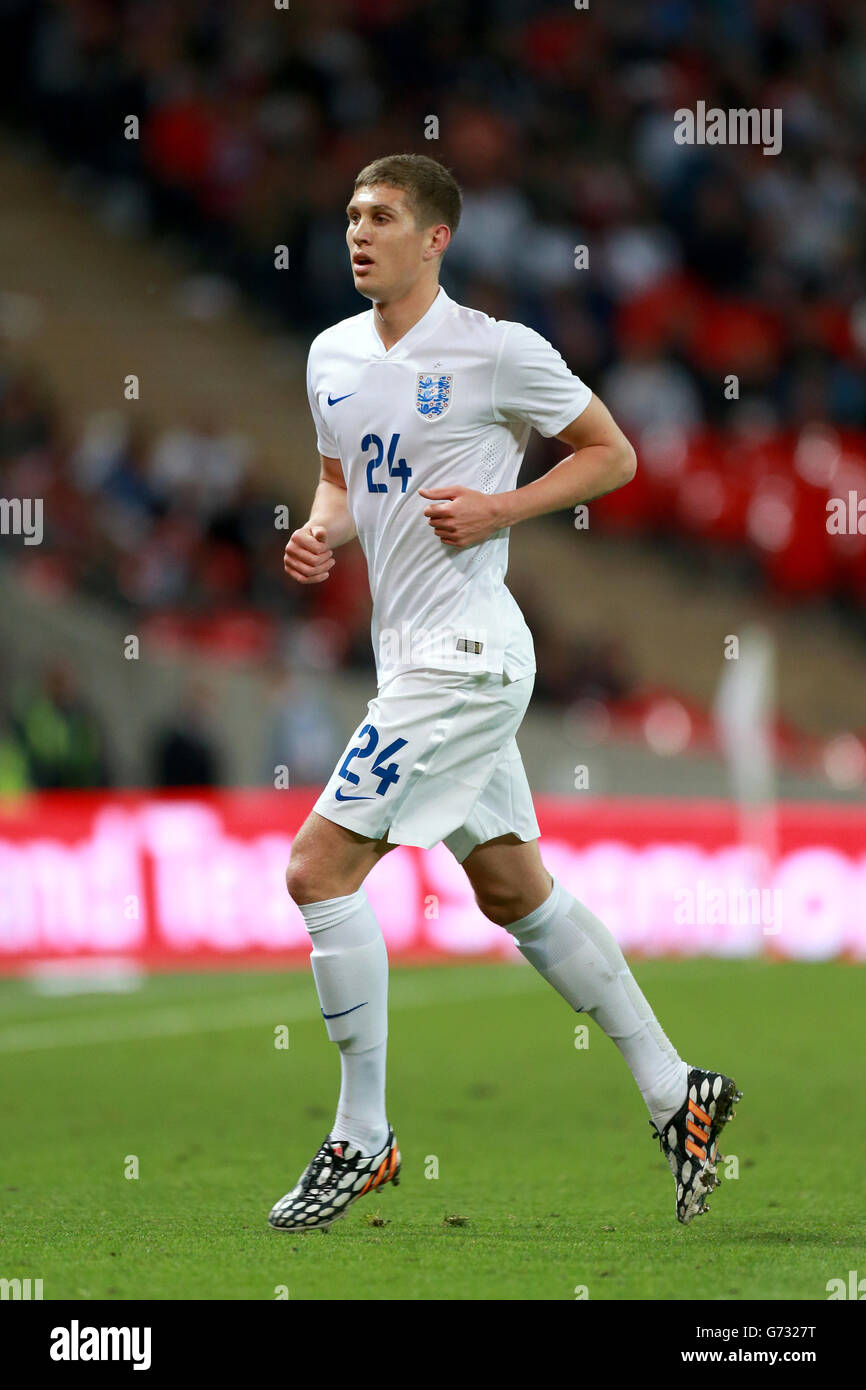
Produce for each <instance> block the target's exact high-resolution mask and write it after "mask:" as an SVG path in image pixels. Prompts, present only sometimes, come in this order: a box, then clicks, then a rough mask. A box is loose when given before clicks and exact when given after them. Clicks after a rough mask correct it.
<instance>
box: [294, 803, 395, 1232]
mask: <svg viewBox="0 0 866 1390" xmlns="http://www.w3.org/2000/svg"><path fill="white" fill-rule="evenodd" d="M394 848H395V846H394V845H392V844H388V843H387V841H386V840H384V839H379V840H374V839H372V838H369V837H367V836H365V835H361V834H358V833H357V832H355V831H353V830H349V829H347V828H346V827H345V826H342V825H337V824H335V823H334V822H333V821H330V820H328V819H327V818H326V817H325V816H321V815H319V814H318V812H316V811H312V812H311V813H310V815H309V816H308V817H307V820H306V821H305V822H304V824H303V826H302V827H301V829H300V830H299V832H298V834H297V836H296V837H295V840H294V842H293V844H292V853H291V857H290V860H289V866H288V869H287V870H286V884H287V887H288V890H289V893H290V895H291V896H292V898H293V899H294V901H295V902H296V903H297V905H298V908H299V909H300V911H301V913H302V914H303V917H304V921H305V923H306V927H307V930H308V932H309V933H310V938H311V940H312V943H313V950H312V954H311V956H310V962H311V965H312V969H313V977H314V979H315V982H316V990H317V992H318V995H319V1002H320V1004H321V1008H322V1016H323V1018H324V1020H325V1027H326V1028H327V1031H328V1036H329V1038H330V1039H331V1041H332V1042H335V1043H337V1045H338V1047H339V1049H340V1071H341V1080H340V1096H339V1100H338V1102H337V1111H336V1115H335V1117H334V1124H333V1126H332V1128H331V1131H330V1133H329V1134H328V1135H327V1137H326V1138H325V1140H324V1142H323V1143H322V1145H321V1146H320V1148H319V1150H318V1152H317V1153H316V1154H315V1155H314V1157H313V1159H312V1161H311V1162H310V1163H309V1164H308V1165H307V1167H306V1169H305V1170H304V1172H303V1173H302V1174H301V1177H300V1179H299V1181H298V1183H297V1184H296V1186H295V1187H294V1188H293V1189H292V1191H291V1192H288V1193H286V1195H285V1196H284V1197H283V1198H281V1199H280V1201H279V1202H277V1203H276V1204H275V1205H274V1207H273V1208H272V1210H271V1213H270V1215H269V1217H268V1220H269V1222H270V1224H271V1226H273V1227H274V1228H275V1229H276V1230H282V1231H298V1230H310V1229H315V1230H327V1229H328V1228H329V1227H330V1226H331V1225H332V1224H333V1222H334V1221H335V1220H338V1219H339V1217H341V1216H343V1215H344V1214H345V1212H346V1210H347V1208H348V1207H349V1206H350V1205H351V1203H352V1202H353V1201H355V1200H357V1198H358V1197H361V1196H363V1195H364V1193H365V1192H366V1191H368V1190H369V1189H370V1188H373V1187H377V1186H380V1185H381V1184H382V1183H383V1182H388V1181H394V1182H396V1181H397V1179H398V1177H399V1172H400V1155H399V1151H398V1149H397V1144H396V1140H395V1138H394V1133H393V1130H392V1129H391V1127H390V1125H389V1124H388V1120H387V1117H386V1111H385V1062H386V1053H387V1039H388V953H387V950H386V948H385V942H384V939H383V937H382V931H381V928H380V926H379V923H378V921H377V920H376V916H375V914H374V912H373V909H372V908H371V906H370V904H369V902H368V900H367V895H366V893H365V892H364V888H363V882H364V879H365V878H366V876H367V874H368V873H369V872H370V870H371V869H372V868H373V867H374V865H375V864H377V863H378V861H379V860H380V859H381V858H382V856H383V855H385V854H387V853H388V851H389V850H390V849H394Z"/></svg>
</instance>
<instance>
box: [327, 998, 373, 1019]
mask: <svg viewBox="0 0 866 1390" xmlns="http://www.w3.org/2000/svg"><path fill="white" fill-rule="evenodd" d="M366 1002H367V1001H366V999H365V1000H364V1004H366ZM364 1004H353V1005H352V1007H351V1009H341V1010H340V1012H339V1013H338V1014H326V1013H325V1010H324V1009H322V1018H342V1017H343V1015H344V1014H353V1013H354V1012H355V1010H356V1009H363V1007H364Z"/></svg>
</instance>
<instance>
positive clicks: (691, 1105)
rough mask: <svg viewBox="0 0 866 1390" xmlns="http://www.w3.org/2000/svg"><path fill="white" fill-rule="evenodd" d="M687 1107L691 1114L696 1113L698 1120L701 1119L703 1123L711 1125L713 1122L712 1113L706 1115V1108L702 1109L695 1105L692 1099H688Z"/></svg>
mask: <svg viewBox="0 0 866 1390" xmlns="http://www.w3.org/2000/svg"><path fill="white" fill-rule="evenodd" d="M689 1109H690V1110H691V1112H692V1114H693V1115H697V1117H698V1119H699V1120H703V1122H704V1124H705V1125H711V1124H712V1123H713V1117H712V1115H708V1114H707V1112H706V1110H702V1109H701V1107H700V1106H699V1105H695V1102H694V1101H693V1100H690V1101H689Z"/></svg>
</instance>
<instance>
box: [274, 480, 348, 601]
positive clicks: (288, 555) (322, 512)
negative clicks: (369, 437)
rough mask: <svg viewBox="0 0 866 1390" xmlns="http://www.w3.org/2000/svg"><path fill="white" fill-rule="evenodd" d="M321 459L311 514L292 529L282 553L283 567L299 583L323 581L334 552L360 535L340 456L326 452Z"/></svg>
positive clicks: (332, 562) (331, 562)
mask: <svg viewBox="0 0 866 1390" xmlns="http://www.w3.org/2000/svg"><path fill="white" fill-rule="evenodd" d="M319 459H320V460H321V471H320V475H319V485H318V487H317V488H316V495H315V497H314V498H313V505H312V507H311V509H310V518H309V520H308V521H307V522H306V523H305V525H303V526H301V527H300V529H299V530H297V531H294V532H293V533H292V536H291V538H290V540H289V543H288V545H287V546H286V549H285V553H284V555H283V569H284V570H285V572H286V574H288V575H290V576H291V578H292V579H296V580H297V581H298V583H299V584H320V583H321V581H322V580H323V579H327V577H328V575H329V574H330V572H331V569H332V567H333V565H334V563H335V562H334V556H333V553H332V552H333V551H334V550H336V548H337V546H338V545H345V544H346V542H347V541H350V540H352V539H353V538H354V537H355V536H356V535H357V531H356V529H355V523H354V521H353V520H352V517H351V514H350V512H349V504H348V498H347V494H346V480H345V478H344V477H343V468H342V465H341V463H340V460H339V459H336V458H326V457H325V455H324V454H320V455H319Z"/></svg>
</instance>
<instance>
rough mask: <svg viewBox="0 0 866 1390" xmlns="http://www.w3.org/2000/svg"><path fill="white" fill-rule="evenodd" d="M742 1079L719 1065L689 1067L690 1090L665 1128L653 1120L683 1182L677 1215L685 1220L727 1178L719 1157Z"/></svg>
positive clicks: (697, 1211)
mask: <svg viewBox="0 0 866 1390" xmlns="http://www.w3.org/2000/svg"><path fill="white" fill-rule="evenodd" d="M742 1094H743V1093H742V1091H739V1090H737V1083H736V1082H735V1081H732V1080H731V1078H730V1077H729V1076H722V1075H721V1074H720V1073H719V1072H717V1071H702V1070H701V1069H700V1067H691V1068H690V1069H689V1090H688V1096H687V1097H686V1099H685V1100H684V1101H683V1103H682V1105H681V1106H680V1108H679V1110H678V1111H677V1113H676V1114H675V1115H674V1116H672V1118H671V1119H670V1120H668V1121H666V1123H665V1124H664V1126H663V1127H662V1129H661V1131H660V1130H658V1129H657V1128H656V1126H655V1125H654V1124H653V1122H652V1120H650V1127H651V1129H652V1132H653V1138H655V1139H658V1141H659V1145H660V1147H661V1151H662V1153H663V1154H664V1156H665V1158H666V1159H667V1161H668V1166H669V1168H670V1170H671V1172H672V1173H673V1175H674V1182H675V1183H676V1185H677V1197H676V1213H677V1220H678V1221H681V1222H682V1224H683V1225H684V1226H687V1225H688V1224H689V1222H690V1221H691V1220H692V1218H693V1217H695V1216H701V1215H702V1214H703V1213H704V1212H706V1211H708V1210H709V1208H708V1206H707V1198H708V1197H709V1195H710V1193H711V1192H712V1191H713V1189H714V1188H716V1187H718V1186H719V1184H720V1183H721V1178H720V1177H719V1176H718V1173H717V1172H716V1160H717V1159H722V1158H723V1157H724V1155H723V1154H720V1153H719V1144H718V1139H719V1135H720V1134H721V1132H722V1129H723V1128H724V1126H725V1125H726V1124H727V1122H728V1120H730V1119H731V1118H732V1117H733V1115H734V1114H735V1111H734V1109H733V1106H734V1105H735V1104H736V1103H737V1101H738V1100H739V1099H740V1097H741V1096H742Z"/></svg>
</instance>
